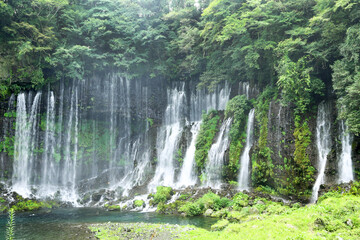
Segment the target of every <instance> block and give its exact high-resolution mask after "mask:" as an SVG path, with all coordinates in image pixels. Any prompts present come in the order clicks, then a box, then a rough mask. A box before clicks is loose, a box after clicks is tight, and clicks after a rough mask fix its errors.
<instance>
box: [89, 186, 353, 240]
mask: <svg viewBox="0 0 360 240" xmlns="http://www.w3.org/2000/svg"><path fill="white" fill-rule="evenodd" d="M270 206H272V205H270ZM229 216H230V217H229ZM117 224H118V225H117V226H116V227H114V226H115V225H114V224H111V223H108V224H103V225H101V226H92V227H91V230H92V231H94V232H95V233H96V236H97V237H98V238H99V239H129V238H125V237H124V238H115V236H117V237H119V236H123V235H122V234H121V232H123V231H124V228H123V227H122V226H121V224H120V225H119V223H117ZM166 226H167V227H164V225H146V226H145V227H142V226H141V225H137V227H136V228H133V229H130V230H129V228H127V229H128V230H127V231H130V232H131V231H133V232H138V233H141V232H143V231H147V232H149V231H150V232H152V233H153V235H151V237H153V238H143V239H162V238H157V236H162V235H161V234H160V233H161V231H160V230H161V229H165V230H166V229H170V230H166V231H167V234H165V235H166V236H167V239H204V240H205V239H206V240H208V239H226V240H229V239H297V240H301V239H359V237H360V197H359V196H351V195H348V196H343V195H341V194H340V193H329V194H327V195H325V196H324V197H323V198H321V199H320V200H319V203H318V204H315V205H308V206H305V207H292V208H290V207H278V206H277V205H273V207H268V209H267V210H265V211H262V212H256V211H255V212H253V213H251V212H250V213H248V214H244V213H241V212H239V215H238V217H236V216H235V215H234V217H231V215H227V217H226V218H225V217H224V218H223V219H220V220H219V221H218V222H217V223H216V224H215V225H213V226H212V229H213V231H207V230H205V229H202V228H196V227H193V226H191V227H189V226H185V227H180V226H176V227H175V226H173V228H174V229H176V230H173V229H172V227H169V225H166ZM149 229H150V230H149ZM159 229H160V230H159ZM158 233H159V234H158ZM165 235H164V236H165ZM143 236H145V235H143ZM139 237H140V235H139ZM135 239H136V238H135Z"/></svg>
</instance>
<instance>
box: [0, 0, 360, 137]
mask: <svg viewBox="0 0 360 240" xmlns="http://www.w3.org/2000/svg"><path fill="white" fill-rule="evenodd" d="M198 4H199V5H196V4H194V1H193V0H188V1H184V0H177V1H172V2H171V3H170V4H169V2H168V1H165V0H163V1H162V0H160V1H159V0H137V1H128V0H97V1H95V0H60V1H58V0H34V1H25V0H3V1H0V5H1V7H0V11H1V12H0V16H1V22H0V33H1V34H0V42H1V44H0V80H1V85H0V90H1V91H0V96H1V98H6V97H8V96H9V94H10V93H12V92H19V91H20V90H23V89H29V88H34V89H40V88H42V87H43V86H44V85H46V84H47V83H49V82H55V81H57V80H59V79H71V80H73V81H78V80H83V79H86V77H88V76H91V75H92V74H93V73H94V71H96V72H102V71H103V72H106V71H108V70H111V69H117V70H121V71H123V72H126V73H127V74H128V75H129V78H141V77H143V76H150V77H151V78H159V77H160V78H165V79H168V80H169V81H175V80H185V81H188V80H193V79H196V80H197V79H199V80H200V81H199V84H198V87H204V86H206V87H208V88H209V89H211V88H213V87H214V86H215V85H216V84H217V83H218V82H222V81H225V80H227V81H230V82H236V81H249V82H251V83H252V84H256V85H258V86H259V87H260V88H262V89H263V88H265V87H266V86H272V87H277V88H278V89H279V91H281V96H282V100H283V103H284V104H288V103H291V104H292V105H293V106H294V109H295V112H296V114H297V115H298V116H299V118H298V123H297V124H298V125H299V126H300V124H303V123H302V122H301V115H302V114H304V113H306V112H307V111H308V108H309V106H310V105H311V102H312V101H314V99H315V98H318V97H321V96H323V95H326V94H331V93H332V92H333V91H334V92H335V93H336V95H337V99H338V104H339V106H341V107H340V108H339V109H341V111H342V112H341V114H340V118H343V119H346V122H347V124H348V126H349V128H350V130H351V131H352V132H353V133H355V134H357V135H358V134H360V111H359V106H360V94H359V93H360V75H359V66H360V63H359V61H360V60H359V54H360V21H359V20H360V3H359V2H358V1H357V0H236V1H230V0H215V1H200V3H198Z"/></svg>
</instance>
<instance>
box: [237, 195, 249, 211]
mask: <svg viewBox="0 0 360 240" xmlns="http://www.w3.org/2000/svg"><path fill="white" fill-rule="evenodd" d="M248 199H249V196H248V195H247V194H245V193H242V192H239V193H237V194H236V195H235V196H234V197H233V208H234V210H241V209H242V208H243V207H246V206H247V205H248V204H249V201H248Z"/></svg>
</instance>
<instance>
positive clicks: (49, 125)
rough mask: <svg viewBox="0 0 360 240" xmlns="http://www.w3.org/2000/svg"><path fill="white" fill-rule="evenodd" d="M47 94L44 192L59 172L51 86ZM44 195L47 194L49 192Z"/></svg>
mask: <svg viewBox="0 0 360 240" xmlns="http://www.w3.org/2000/svg"><path fill="white" fill-rule="evenodd" d="M47 95H48V96H47V107H46V130H45V138H44V143H45V147H44V152H43V157H42V164H43V165H42V179H41V185H42V190H41V191H42V192H44V191H45V192H46V191H47V189H49V188H50V187H51V186H54V185H55V184H56V182H54V180H57V174H58V173H57V172H56V169H55V163H54V159H53V156H54V146H55V136H54V131H55V97H54V93H53V92H52V91H50V86H49V90H48V94H47ZM44 195H45V196H46V195H47V194H44Z"/></svg>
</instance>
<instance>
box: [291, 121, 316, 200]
mask: <svg viewBox="0 0 360 240" xmlns="http://www.w3.org/2000/svg"><path fill="white" fill-rule="evenodd" d="M294 137H295V152H294V162H293V164H291V170H292V171H291V172H290V176H292V178H291V179H290V180H291V181H290V184H289V187H288V190H289V192H288V193H289V194H292V195H295V196H298V197H300V196H308V195H309V189H311V187H312V182H313V181H314V179H313V176H314V172H315V168H314V167H313V166H312V165H311V162H310V158H309V156H308V154H307V153H306V150H307V149H308V146H309V145H310V143H311V131H310V129H309V126H308V122H307V121H304V122H303V123H300V119H299V117H296V119H295V130H294Z"/></svg>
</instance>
